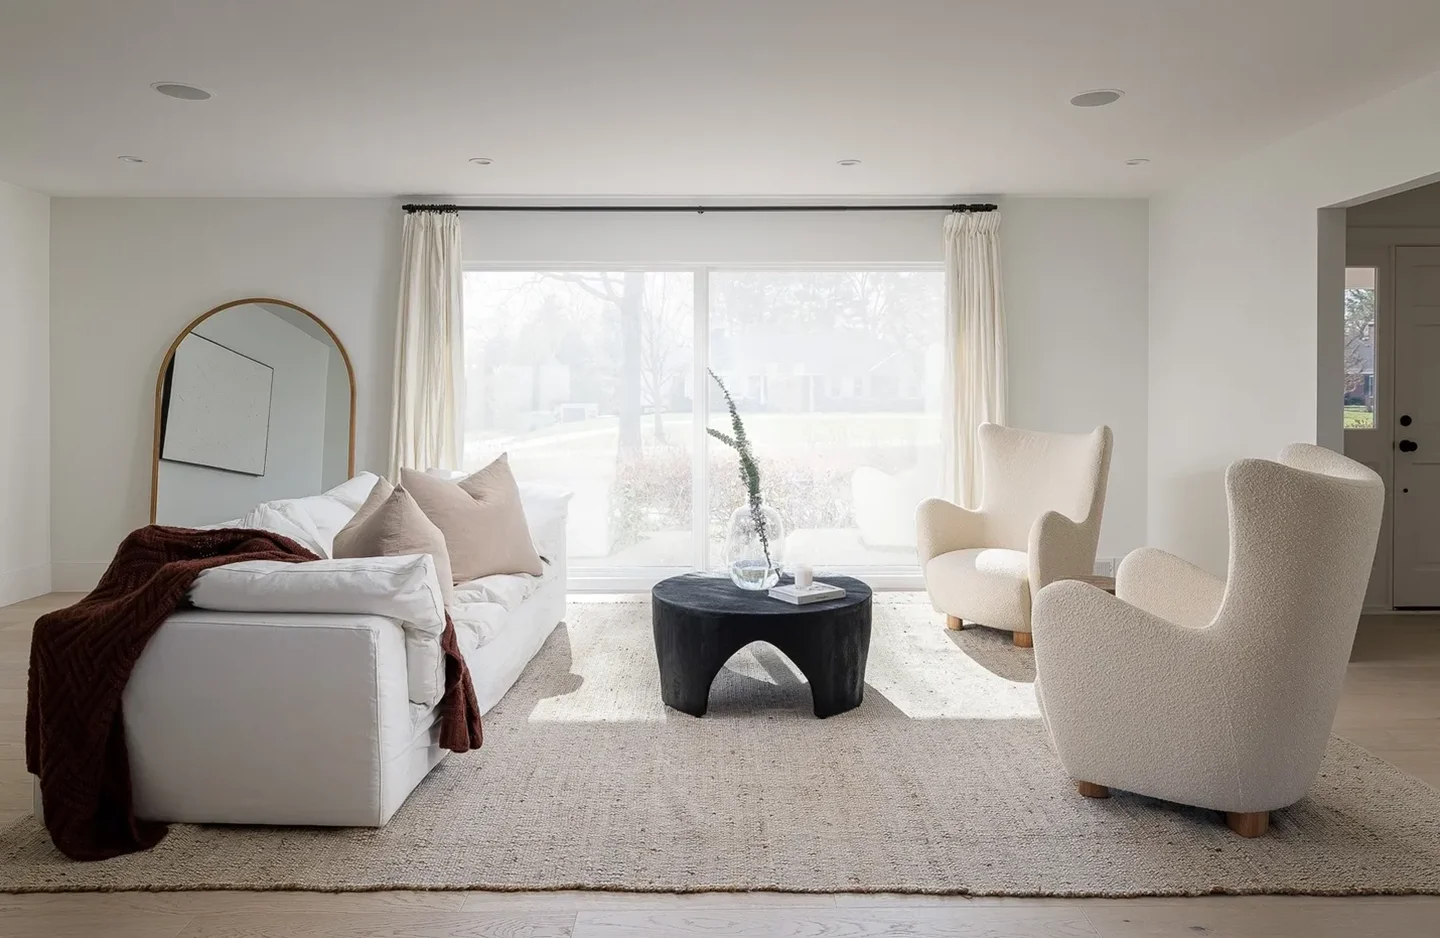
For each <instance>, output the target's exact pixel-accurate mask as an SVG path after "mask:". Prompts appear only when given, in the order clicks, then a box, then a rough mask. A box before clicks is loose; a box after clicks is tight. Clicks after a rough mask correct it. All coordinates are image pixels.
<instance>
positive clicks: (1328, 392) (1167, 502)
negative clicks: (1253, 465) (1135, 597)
mask: <svg viewBox="0 0 1440 938" xmlns="http://www.w3.org/2000/svg"><path fill="white" fill-rule="evenodd" d="M1435 173H1440V72H1437V73H1436V74H1433V75H1430V76H1429V77H1427V78H1424V79H1421V80H1420V81H1417V82H1414V83H1412V84H1410V85H1407V86H1406V87H1404V88H1401V89H1398V90H1396V91H1394V92H1392V93H1390V94H1388V95H1385V96H1384V97H1381V98H1378V99H1376V100H1374V101H1371V102H1369V103H1367V104H1365V105H1362V106H1360V107H1358V108H1355V109H1353V110H1351V111H1348V112H1346V113H1344V114H1341V115H1339V116H1337V117H1335V118H1333V119H1331V120H1328V121H1325V122H1323V123H1320V124H1317V125H1315V126H1313V127H1310V128H1307V129H1306V130H1304V131H1301V132H1300V133H1297V134H1295V135H1293V136H1291V137H1288V138H1286V139H1284V140H1282V141H1280V142H1278V143H1276V144H1274V145H1272V146H1270V147H1267V148H1265V149H1263V150H1261V151H1259V152H1256V153H1253V154H1250V155H1249V156H1246V157H1245V158H1243V159H1241V160H1239V161H1236V162H1234V163H1231V164H1229V165H1227V166H1224V167H1221V168H1219V169H1217V170H1215V171H1213V172H1211V173H1208V174H1206V175H1205V176H1204V177H1202V178H1198V179H1196V180H1194V181H1193V182H1192V183H1191V184H1189V185H1188V186H1186V187H1185V188H1183V189H1181V190H1178V191H1175V192H1171V193H1167V194H1165V195H1163V196H1159V197H1156V198H1154V199H1152V200H1151V206H1150V329H1149V332H1150V335H1149V339H1150V342H1149V369H1150V376H1149V390H1150V401H1149V407H1150V414H1149V425H1150V433H1149V439H1150V459H1149V503H1148V504H1149V523H1148V528H1149V541H1150V542H1151V543H1153V544H1155V545H1156V546H1159V547H1163V548H1166V549H1169V550H1173V551H1175V552H1177V553H1179V554H1181V555H1182V556H1184V557H1186V558H1187V559H1189V560H1192V561H1194V562H1196V563H1199V564H1200V565H1202V566H1203V567H1206V568H1207V569H1210V570H1212V571H1215V572H1220V571H1223V570H1224V568H1225V565H1226V556H1227V537H1226V525H1227V519H1226V508H1225V495H1224V488H1223V476H1224V470H1225V467H1226V466H1227V465H1228V464H1229V463H1230V462H1231V461H1233V460H1235V459H1237V458H1240V457H1242V456H1273V455H1274V454H1275V453H1276V451H1277V450H1278V449H1279V448H1280V446H1282V445H1283V444H1285V443H1287V442H1291V441H1297V440H1308V441H1319V442H1321V443H1323V444H1325V445H1331V446H1335V447H1339V446H1340V433H1341V431H1340V427H1341V420H1342V417H1341V401H1342V395H1341V382H1342V369H1341V367H1340V351H1339V350H1340V335H1341V333H1340V329H1341V300H1340V291H1339V289H1338V287H1337V288H1336V289H1334V290H1331V289H1330V287H1332V286H1335V284H1336V283H1338V277H1339V276H1340V271H1339V270H1338V269H1337V268H1338V267H1339V266H1343V263H1344V220H1343V217H1339V216H1340V213H1339V212H1329V213H1324V214H1322V213H1321V212H1320V211H1319V210H1320V209H1322V208H1325V207H1326V206H1333V205H1339V204H1342V203H1347V202H1353V201H1355V200H1358V199H1360V198H1362V197H1364V196H1367V195H1369V194H1372V193H1380V192H1383V191H1385V190H1395V189H1400V188H1406V187H1409V186H1410V185H1411V184H1412V181H1415V180H1421V179H1423V178H1425V177H1427V176H1431V175H1433V174H1435ZM1322 250H1323V251H1324V253H1325V255H1326V257H1327V263H1326V265H1324V266H1323V267H1322V265H1321V264H1320V262H1319V257H1320V254H1321V252H1322ZM1322 282H1323V283H1324V284H1325V285H1326V286H1325V289H1324V293H1323V294H1322V292H1321V284H1322ZM1322 295H1324V296H1325V297H1326V302H1325V303H1324V304H1323V308H1322V304H1321V302H1320V297H1321V296H1322Z"/></svg>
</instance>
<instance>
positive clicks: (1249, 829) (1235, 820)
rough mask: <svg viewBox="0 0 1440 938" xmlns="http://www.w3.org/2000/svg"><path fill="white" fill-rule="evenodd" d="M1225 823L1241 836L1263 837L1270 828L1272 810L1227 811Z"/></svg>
mask: <svg viewBox="0 0 1440 938" xmlns="http://www.w3.org/2000/svg"><path fill="white" fill-rule="evenodd" d="M1225 824H1226V825H1227V826H1228V827H1229V828H1230V829H1231V830H1232V831H1234V832H1235V833H1237V834H1239V835H1240V836H1241V837H1263V836H1264V835H1265V832H1266V831H1268V830H1269V829H1270V812H1269V811H1227V812H1226V813H1225Z"/></svg>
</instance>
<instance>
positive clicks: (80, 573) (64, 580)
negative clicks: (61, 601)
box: [50, 563, 109, 593]
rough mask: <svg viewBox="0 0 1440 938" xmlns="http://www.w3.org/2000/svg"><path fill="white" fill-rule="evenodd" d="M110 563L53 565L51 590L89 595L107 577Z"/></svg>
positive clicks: (51, 568) (51, 569)
mask: <svg viewBox="0 0 1440 938" xmlns="http://www.w3.org/2000/svg"><path fill="white" fill-rule="evenodd" d="M108 566H109V564H108V563H52V564H50V580H51V587H50V588H51V589H52V590H54V591H55V592H57V593H88V592H90V591H91V590H93V589H94V588H95V584H97V583H99V582H100V578H101V577H102V576H104V575H105V568H106V567H108Z"/></svg>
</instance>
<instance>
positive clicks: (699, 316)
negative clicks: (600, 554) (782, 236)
mask: <svg viewBox="0 0 1440 938" xmlns="http://www.w3.org/2000/svg"><path fill="white" fill-rule="evenodd" d="M461 269H462V276H463V274H467V273H544V272H547V271H548V272H565V273H622V272H626V271H638V272H642V273H689V274H691V275H693V289H694V297H693V302H694V307H693V308H694V316H693V319H694V322H693V327H694V338H693V342H692V351H693V355H694V362H693V363H692V369H693V375H692V380H693V381H694V387H696V388H700V387H707V388H708V382H709V375H708V374H707V373H706V370H707V368H708V367H709V362H710V277H711V275H712V274H714V273H787V272H788V273H809V272H814V273H846V272H853V271H857V270H864V271H877V272H905V271H927V272H932V273H933V272H943V271H944V270H945V264H944V263H943V262H938V261H923V262H897V261H888V262H883V263H864V262H858V261H828V262H814V261H811V262H776V263H766V264H757V263H740V264H731V263H724V262H711V263H704V264H693V263H655V264H648V263H636V262H629V263H623V264H622V263H605V262H594V261H588V262H584V263H577V262H573V261H555V262H549V263H544V262H534V261H529V262H525V263H514V262H505V261H498V262H490V261H466V262H464V263H463V264H462V265H461ZM942 313H943V309H942ZM462 316H463V309H462ZM702 400H706V398H704V397H702V396H701V395H700V394H695V395H694V398H693V400H692V401H691V405H690V406H691V417H692V419H691V424H692V427H691V432H692V435H693V437H694V446H695V452H705V451H706V450H707V449H708V447H709V446H710V438H709V435H708V434H707V433H706V428H707V427H708V426H709V410H708V400H706V406H702V405H701V401H702ZM702 465H703V464H702ZM693 468H696V469H698V468H700V467H699V466H696V467H693ZM708 476H709V473H708V472H701V471H692V472H691V482H690V484H691V506H692V507H691V518H690V528H691V539H692V546H691V558H692V560H693V561H696V563H695V564H692V565H686V566H665V567H658V566H657V567H605V568H600V567H582V568H580V569H579V570H578V571H577V570H574V569H571V568H570V567H569V565H568V563H567V566H566V570H567V578H566V588H567V590H569V591H571V592H588V593H633V592H640V591H648V590H649V589H650V588H651V587H653V586H654V585H655V584H656V583H658V582H660V581H661V580H664V579H666V578H668V577H672V576H678V575H680V574H684V573H694V572H696V571H705V570H709V569H710V559H711V558H710V546H711V545H710V538H709V532H708V530H707V526H706V525H705V524H703V523H699V522H701V521H702V520H703V518H704V513H705V512H706V511H708V505H709V503H710V488H709V478H708ZM835 572H836V573H839V574H843V575H845V576H853V577H857V578H859V579H861V580H864V581H865V582H866V583H868V584H870V586H871V587H873V588H875V589H887V590H906V591H919V590H923V589H924V588H925V581H924V577H923V576H922V574H921V572H920V569H919V567H918V566H917V567H915V568H914V569H913V570H900V569H897V568H895V567H874V566H868V567H867V566H856V567H839V568H837V569H836V571H835Z"/></svg>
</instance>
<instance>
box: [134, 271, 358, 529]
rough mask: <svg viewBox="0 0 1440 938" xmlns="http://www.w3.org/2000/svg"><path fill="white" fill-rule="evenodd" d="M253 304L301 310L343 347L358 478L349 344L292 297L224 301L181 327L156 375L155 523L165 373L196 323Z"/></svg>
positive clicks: (351, 469)
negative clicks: (298, 304) (348, 382)
mask: <svg viewBox="0 0 1440 938" xmlns="http://www.w3.org/2000/svg"><path fill="white" fill-rule="evenodd" d="M249 303H273V304H274V305H276V306H284V307H288V308H289V309H293V310H295V312H297V313H301V314H303V315H305V316H309V317H310V318H311V319H312V320H314V322H315V324H316V325H317V326H319V327H320V328H321V329H324V330H325V333H326V334H327V335H329V336H330V341H332V342H334V343H335V347H336V348H337V349H339V350H340V359H341V360H342V361H344V362H345V373H346V374H347V375H348V376H349V378H350V461H349V470H348V472H347V474H346V478H354V477H355V366H354V365H352V364H351V363H350V353H349V352H347V351H346V350H345V343H344V342H341V341H340V337H339V336H338V335H336V334H335V330H334V329H331V328H330V327H329V326H328V325H327V324H326V323H325V320H323V319H321V318H320V317H319V316H316V315H315V314H314V313H312V312H310V310H308V309H306V308H305V307H303V306H297V305H295V304H294V303H291V302H290V301H289V300H277V299H275V298H274V297H270V296H247V297H245V298H244V299H240V300H231V301H230V302H228V303H221V304H220V305H219V306H217V307H215V308H214V309H211V310H208V311H206V312H204V313H201V314H200V315H199V316H196V317H195V318H194V319H193V320H191V321H190V324H189V325H188V326H186V327H185V328H184V329H182V330H180V334H179V335H177V336H176V337H175V341H174V342H171V343H170V348H168V349H166V350H165V357H164V358H162V359H161V360H160V373H159V374H157V375H156V376H155V433H154V447H153V451H152V454H151V457H150V523H151V524H154V523H155V514H156V512H157V510H158V509H159V507H160V421H161V418H162V416H163V415H162V414H161V413H160V408H161V404H162V401H163V400H164V395H165V372H166V371H168V370H169V368H170V362H171V361H172V360H174V358H175V350H176V349H177V348H179V347H180V342H181V341H182V340H183V339H184V338H185V337H186V336H187V335H189V334H190V333H191V332H193V331H194V329H195V327H196V326H198V325H200V324H201V323H202V322H204V321H205V320H207V319H209V318H210V317H211V316H214V315H215V314H216V313H219V312H224V311H225V310H227V309H229V308H230V307H232V306H244V305H246V304H249Z"/></svg>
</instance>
